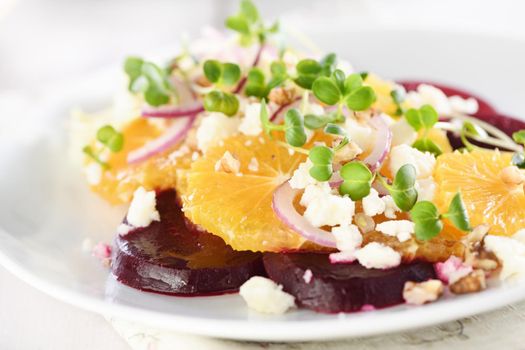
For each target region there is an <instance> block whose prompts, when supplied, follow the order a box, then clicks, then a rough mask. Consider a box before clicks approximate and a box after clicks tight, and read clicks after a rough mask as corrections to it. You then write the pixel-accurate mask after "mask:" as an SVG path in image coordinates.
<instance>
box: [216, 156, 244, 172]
mask: <svg viewBox="0 0 525 350" xmlns="http://www.w3.org/2000/svg"><path fill="white" fill-rule="evenodd" d="M240 170H241V162H239V160H238V159H237V158H235V156H233V155H232V154H231V153H230V152H228V151H226V152H224V155H223V156H222V158H221V159H219V160H218V161H217V163H215V171H217V172H219V171H224V172H225V173H233V174H239V171H240Z"/></svg>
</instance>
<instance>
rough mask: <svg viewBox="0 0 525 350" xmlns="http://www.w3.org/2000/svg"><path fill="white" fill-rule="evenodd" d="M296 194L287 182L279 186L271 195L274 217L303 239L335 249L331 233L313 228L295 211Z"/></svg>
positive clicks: (296, 191)
mask: <svg viewBox="0 0 525 350" xmlns="http://www.w3.org/2000/svg"><path fill="white" fill-rule="evenodd" d="M298 192H299V190H295V189H293V188H292V187H290V184H289V183H288V181H286V182H285V183H283V184H282V185H281V186H279V187H278V188H277V189H276V190H275V192H274V193H273V200H272V208H273V211H274V212H275V215H277V217H278V218H279V219H280V220H281V221H282V222H283V223H284V224H285V225H286V226H288V227H289V228H290V229H292V230H294V231H295V232H297V233H298V234H300V235H301V236H303V237H304V238H306V239H308V240H310V241H312V242H314V243H317V244H319V245H321V246H325V247H331V248H335V247H336V243H335V237H334V235H333V234H332V233H331V232H328V231H325V230H321V229H320V228H318V227H315V226H313V225H312V224H310V223H309V222H308V220H306V218H305V217H304V216H302V215H301V214H299V213H298V212H297V210H295V207H294V205H293V200H294V198H295V196H296V195H297V193H298Z"/></svg>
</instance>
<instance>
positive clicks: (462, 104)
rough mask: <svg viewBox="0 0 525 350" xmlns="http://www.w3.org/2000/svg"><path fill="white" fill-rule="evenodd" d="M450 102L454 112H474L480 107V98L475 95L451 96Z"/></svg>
mask: <svg viewBox="0 0 525 350" xmlns="http://www.w3.org/2000/svg"><path fill="white" fill-rule="evenodd" d="M448 102H449V104H450V109H451V110H452V112H457V113H462V114H474V113H476V112H477V111H478V109H479V105H478V100H476V99H475V98H473V97H469V98H467V99H465V98H463V97H461V96H450V97H449V98H448Z"/></svg>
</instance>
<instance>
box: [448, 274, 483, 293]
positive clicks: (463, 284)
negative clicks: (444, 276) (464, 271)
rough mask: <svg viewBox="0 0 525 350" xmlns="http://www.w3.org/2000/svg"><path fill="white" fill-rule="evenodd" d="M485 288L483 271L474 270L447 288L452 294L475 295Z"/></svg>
mask: <svg viewBox="0 0 525 350" xmlns="http://www.w3.org/2000/svg"><path fill="white" fill-rule="evenodd" d="M485 288H487V282H486V280H485V272H483V270H474V271H472V272H471V273H470V274H468V275H467V276H465V277H463V278H462V279H460V280H459V281H457V282H456V283H454V284H451V285H450V286H449V289H450V291H451V292H452V293H454V294H467V293H476V292H480V291H482V290H484V289H485Z"/></svg>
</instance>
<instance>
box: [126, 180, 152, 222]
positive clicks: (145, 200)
mask: <svg viewBox="0 0 525 350" xmlns="http://www.w3.org/2000/svg"><path fill="white" fill-rule="evenodd" d="M156 205H157V200H156V197H155V191H146V190H145V189H144V187H139V188H137V190H136V191H135V192H134V193H133V200H132V201H131V204H130V206H129V209H128V215H127V216H126V218H127V221H128V224H130V225H131V226H133V227H145V226H148V225H149V224H151V222H152V221H159V220H160V215H159V212H158V211H157V209H156V208H155V206H156Z"/></svg>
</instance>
